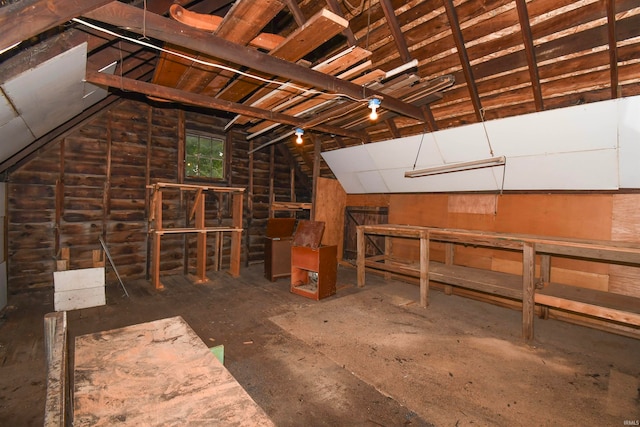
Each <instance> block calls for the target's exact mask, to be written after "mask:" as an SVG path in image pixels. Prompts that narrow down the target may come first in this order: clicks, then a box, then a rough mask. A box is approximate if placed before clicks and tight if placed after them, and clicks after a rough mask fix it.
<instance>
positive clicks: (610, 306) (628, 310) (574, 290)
mask: <svg viewBox="0 0 640 427" xmlns="http://www.w3.org/2000/svg"><path fill="white" fill-rule="evenodd" d="M535 301H536V303H538V304H543V305H547V306H550V307H555V308H559V309H562V310H568V311H573V312H576V313H582V314H586V315H588V316H595V317H600V318H603V319H608V320H612V321H615V322H622V323H627V324H630V325H635V326H640V299H638V298H632V297H629V296H626V295H618V294H614V293H611V292H601V291H594V290H592V289H583V288H578V287H575V286H567V285H561V284H558V283H551V284H549V286H547V287H546V288H544V289H543V290H541V291H538V292H537V293H536V299H535Z"/></svg>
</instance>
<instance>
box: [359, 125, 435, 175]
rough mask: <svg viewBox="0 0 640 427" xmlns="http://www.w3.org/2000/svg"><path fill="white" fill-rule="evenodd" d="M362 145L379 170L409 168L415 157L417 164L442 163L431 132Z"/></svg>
mask: <svg viewBox="0 0 640 427" xmlns="http://www.w3.org/2000/svg"><path fill="white" fill-rule="evenodd" d="M364 147H365V148H366V149H367V151H368V152H369V155H370V156H371V158H372V159H373V161H374V163H375V165H376V168H377V169H380V170H383V169H394V168H405V169H406V168H411V167H413V164H414V163H415V162H416V159H417V161H418V164H422V165H427V166H434V165H439V164H442V156H441V155H440V151H439V150H438V147H437V146H436V142H435V139H434V138H433V134H431V133H427V134H422V135H414V136H409V137H405V138H399V139H392V140H389V141H382V142H379V143H375V144H365V145H364ZM422 167H426V166H422Z"/></svg>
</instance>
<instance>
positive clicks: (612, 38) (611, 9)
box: [606, 0, 621, 99]
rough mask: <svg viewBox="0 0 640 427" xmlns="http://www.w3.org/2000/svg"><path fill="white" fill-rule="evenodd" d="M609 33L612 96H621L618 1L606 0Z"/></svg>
mask: <svg viewBox="0 0 640 427" xmlns="http://www.w3.org/2000/svg"><path fill="white" fill-rule="evenodd" d="M606 5H607V35H608V37H609V67H610V69H611V98H613V99H615V98H618V97H619V96H621V94H620V93H619V90H620V88H618V42H617V37H616V2H615V0H606Z"/></svg>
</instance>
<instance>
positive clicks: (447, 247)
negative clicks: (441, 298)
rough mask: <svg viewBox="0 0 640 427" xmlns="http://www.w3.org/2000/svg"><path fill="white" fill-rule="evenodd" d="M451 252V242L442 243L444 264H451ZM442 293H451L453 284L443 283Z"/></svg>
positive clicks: (452, 249)
mask: <svg viewBox="0 0 640 427" xmlns="http://www.w3.org/2000/svg"><path fill="white" fill-rule="evenodd" d="M453 254H454V247H453V243H445V244H444V264H445V265H453ZM444 293H445V294H446V295H452V294H453V286H451V285H444Z"/></svg>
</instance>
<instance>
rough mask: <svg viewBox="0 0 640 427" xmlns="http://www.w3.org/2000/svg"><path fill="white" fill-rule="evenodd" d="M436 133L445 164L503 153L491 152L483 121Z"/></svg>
mask: <svg viewBox="0 0 640 427" xmlns="http://www.w3.org/2000/svg"><path fill="white" fill-rule="evenodd" d="M434 135H435V138H436V142H437V144H438V149H439V151H440V153H441V154H442V158H443V161H444V163H445V164H448V163H459V162H467V161H471V160H478V159H485V158H489V157H494V156H500V155H502V153H499V152H495V154H493V155H492V154H491V150H490V149H489V144H488V143H487V137H486V135H485V132H484V128H483V126H482V123H476V124H473V125H467V126H461V127H457V128H451V129H444V130H441V131H438V132H435V134H434ZM431 166H434V165H431Z"/></svg>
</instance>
